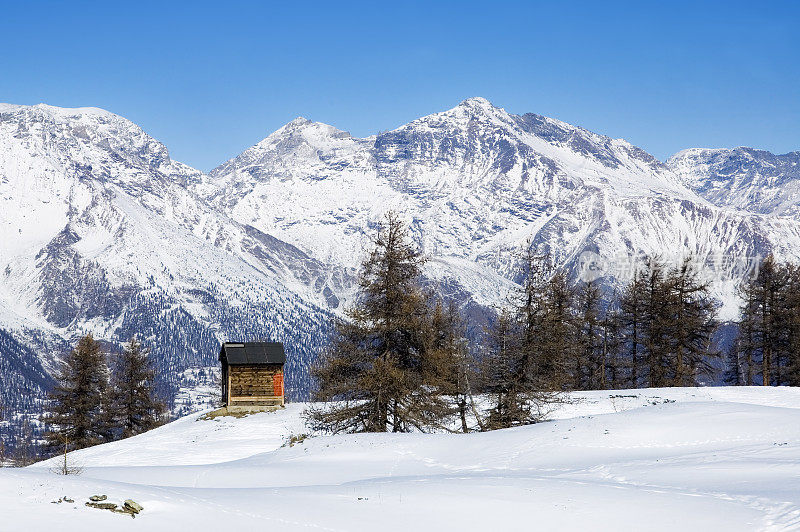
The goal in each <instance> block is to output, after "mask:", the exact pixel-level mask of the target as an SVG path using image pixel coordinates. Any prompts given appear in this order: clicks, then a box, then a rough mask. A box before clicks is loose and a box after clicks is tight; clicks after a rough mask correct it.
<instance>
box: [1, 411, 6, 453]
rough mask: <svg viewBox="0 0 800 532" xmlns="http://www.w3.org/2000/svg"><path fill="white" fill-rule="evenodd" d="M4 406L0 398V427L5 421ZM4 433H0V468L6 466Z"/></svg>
mask: <svg viewBox="0 0 800 532" xmlns="http://www.w3.org/2000/svg"><path fill="white" fill-rule="evenodd" d="M5 414H6V410H5V405H4V404H3V399H2V397H0V427H2V426H3V422H4V421H5V419H6V418H5ZM5 435H6V431H5V430H3V431H0V467H5V465H6V440H5Z"/></svg>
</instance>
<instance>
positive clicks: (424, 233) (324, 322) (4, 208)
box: [0, 98, 800, 406]
mask: <svg viewBox="0 0 800 532" xmlns="http://www.w3.org/2000/svg"><path fill="white" fill-rule="evenodd" d="M737 150H739V151H736V150H729V151H724V150H723V151H708V150H706V151H702V150H700V151H697V150H695V151H691V150H690V151H687V152H681V153H680V154H677V155H676V156H675V157H673V158H671V159H670V160H669V161H667V162H666V163H662V162H660V161H658V160H657V159H655V158H654V157H652V156H651V155H650V154H648V153H647V152H645V151H644V150H642V149H640V148H638V147H636V146H633V145H632V144H630V143H628V142H627V141H624V140H622V139H611V138H609V137H606V136H603V135H599V134H596V133H593V132H590V131H588V130H586V129H583V128H580V127H576V126H572V125H569V124H567V123H565V122H561V121H559V120H555V119H551V118H547V117H543V116H540V115H535V114H525V115H515V114H511V113H508V112H507V111H505V110H503V109H501V108H498V107H495V106H493V105H492V104H491V103H490V102H488V101H487V100H485V99H483V98H471V99H468V100H465V101H464V102H462V103H461V104H459V105H458V106H456V107H454V108H453V109H450V110H448V111H444V112H441V113H435V114H432V115H429V116H426V117H422V118H419V119H417V120H414V121H412V122H410V123H408V124H406V125H404V126H401V127H399V128H397V129H395V130H392V131H387V132H383V133H380V134H378V135H374V136H371V137H367V138H355V137H353V136H351V135H350V134H349V133H347V132H345V131H342V130H339V129H337V128H335V127H333V126H329V125H325V124H320V123H317V122H312V121H310V120H307V119H304V118H298V119H295V120H293V121H292V122H290V123H288V124H286V125H285V126H283V127H282V128H280V129H279V130H277V131H276V132H274V133H272V134H271V135H269V136H267V137H266V138H265V139H264V140H262V141H260V142H259V143H257V144H256V145H254V146H253V147H251V148H249V149H247V150H245V151H244V152H243V153H242V154H240V155H239V156H237V157H235V158H233V159H231V160H230V161H227V162H225V163H223V164H222V165H220V166H219V167H217V168H216V169H214V170H213V171H211V172H210V173H208V174H203V173H202V172H199V171H198V170H195V169H193V168H191V167H189V166H187V165H184V164H182V163H179V162H177V161H174V160H172V159H171V157H170V155H169V152H168V150H167V148H166V147H165V146H164V145H163V144H161V143H160V142H158V141H157V140H155V139H153V138H152V137H150V136H149V135H147V134H146V133H145V132H144V131H143V130H142V129H141V128H140V127H138V126H137V125H135V124H133V123H132V122H130V121H128V120H126V119H125V118H123V117H120V116H118V115H115V114H113V113H110V112H107V111H103V110H100V109H95V108H78V109H60V108H57V107H52V106H48V105H43V104H40V105H35V106H18V105H9V104H2V105H0V332H3V331H5V332H6V334H8V336H7V337H1V338H0V340H2V341H7V342H8V345H9V347H7V348H5V349H7V351H4V353H3V357H0V358H2V360H0V364H2V366H1V367H0V370H4V371H3V372H5V373H6V374H12V373H13V374H14V375H15V380H14V382H15V384H14V385H13V387H11V388H10V389H12V392H9V393H7V394H6V395H7V397H6V398H5V399H6V400H7V401H11V402H13V401H19V399H14V398H13V397H12V396H18V395H20V392H19V390H21V388H20V387H21V386H24V384H23V383H24V379H22V380H20V379H21V377H20V375H29V376H30V379H34V380H35V381H36V382H37V383H39V384H37V386H39V388H37V390H39V391H41V390H43V389H44V388H46V382H44V380H43V377H42V375H46V374H47V373H49V372H52V371H53V369H54V368H55V366H56V363H57V358H58V356H59V355H60V354H61V353H63V352H64V350H65V349H66V348H67V346H68V344H69V343H70V342H71V341H72V340H74V338H75V337H76V336H77V335H78V334H83V333H86V332H93V333H94V334H95V335H96V336H98V337H99V338H102V339H103V340H107V341H109V342H112V343H118V342H120V341H122V340H124V339H125V338H126V337H127V336H129V335H130V334H134V333H136V334H139V335H142V336H143V337H144V339H145V340H146V341H147V342H150V343H151V344H153V346H154V354H155V357H156V359H157V361H158V365H159V369H160V374H161V375H163V376H164V378H165V379H166V382H165V383H164V384H165V386H167V385H168V386H171V387H172V390H173V391H174V390H175V389H177V388H181V389H182V390H183V391H182V393H183V394H184V395H186V396H191V395H192V394H191V392H190V391H187V390H185V386H184V385H185V384H186V383H184V382H182V381H181V379H182V378H183V377H181V376H182V375H192V374H193V368H194V369H196V368H202V367H207V366H213V365H214V364H215V355H216V349H218V343H219V342H220V341H222V340H228V339H233V338H235V339H255V338H265V337H266V338H274V339H278V340H284V341H286V343H287V345H288V346H289V349H290V361H291V362H290V368H289V373H290V376H291V378H290V379H289V382H293V383H294V384H295V386H296V389H295V390H290V391H292V393H296V394H297V396H298V397H302V396H303V394H305V393H306V392H307V390H308V386H309V380H308V375H307V370H308V365H309V364H310V362H311V360H312V359H313V357H314V356H315V354H316V353H317V351H318V350H319V348H320V347H321V346H322V345H324V343H325V338H326V336H327V334H328V331H329V330H330V323H331V317H332V316H333V315H334V314H338V313H340V312H341V311H342V309H344V308H346V306H347V305H349V304H350V303H351V302H352V300H353V294H354V289H355V278H356V273H357V268H358V265H359V263H360V261H361V259H362V257H363V254H364V250H365V247H366V246H367V245H368V243H369V239H370V238H371V236H372V235H373V234H374V232H375V229H376V226H377V223H378V222H379V221H380V219H381V218H382V216H383V215H384V213H385V212H386V211H387V210H389V209H393V210H396V211H398V212H399V213H400V214H401V216H403V217H404V218H405V219H406V220H407V222H408V223H409V227H410V230H411V234H412V237H413V238H414V239H415V241H416V242H417V243H418V244H419V245H420V247H421V248H422V250H423V251H424V253H425V254H426V256H427V257H428V258H429V261H428V263H427V265H426V268H425V274H426V277H427V279H428V281H429V282H431V283H433V284H436V285H437V287H438V289H439V290H440V292H442V293H443V294H444V295H445V296H446V297H448V298H450V299H452V300H455V301H457V302H458V303H459V304H460V305H461V308H462V311H463V312H464V313H465V315H466V316H467V318H468V320H469V321H470V322H471V323H472V324H473V325H474V326H475V328H479V327H480V325H482V324H484V323H485V322H486V321H487V320H488V319H490V316H491V314H492V312H493V310H492V309H493V307H496V306H497V305H502V304H504V303H505V302H506V298H507V296H508V294H509V292H510V291H511V290H512V289H513V287H514V282H515V281H516V280H517V276H518V273H517V272H518V262H517V261H518V258H517V257H518V255H517V254H518V251H519V250H520V249H521V248H522V247H523V246H526V245H528V242H530V245H532V246H534V247H535V248H536V249H537V250H539V251H546V252H549V253H551V255H552V256H553V257H554V258H555V259H556V261H557V262H558V263H559V264H561V265H562V266H564V267H566V268H568V269H569V270H570V271H571V272H573V274H575V275H576V276H578V275H580V273H581V271H582V268H584V267H585V265H586V261H587V257H589V258H590V259H591V260H592V261H595V262H597V263H598V266H599V271H600V273H601V274H602V275H603V276H604V277H605V280H606V281H605V282H606V283H607V284H608V285H609V286H616V285H618V284H619V283H620V282H622V281H624V280H625V279H626V276H628V275H630V273H631V261H632V257H633V258H635V257H641V256H644V255H648V256H654V255H661V256H664V257H666V258H668V259H671V258H674V259H675V260H678V259H677V257H680V256H683V255H689V254H690V255H692V256H694V257H695V258H696V259H697V260H698V261H700V262H702V263H703V264H704V265H705V266H706V267H705V268H704V270H705V271H707V272H709V275H710V277H711V280H712V281H713V283H714V284H713V287H714V294H715V295H716V296H717V297H718V298H719V300H720V301H721V302H722V304H723V308H722V317H723V318H732V317H734V316H735V314H736V308H737V305H738V302H737V299H736V292H735V291H736V286H737V284H738V282H739V280H740V279H741V278H742V276H743V275H745V274H746V271H747V268H748V263H747V261H746V260H745V261H743V260H738V259H748V258H751V257H755V256H758V255H761V254H765V253H766V252H770V251H771V252H774V253H775V254H776V255H777V256H778V257H779V258H793V259H797V258H798V257H800V223H799V222H798V221H797V219H796V216H792V215H788V214H791V213H793V212H794V211H793V210H792V209H793V207H792V205H793V203H792V202H793V201H795V196H794V195H793V192H791V191H792V190H794V189H793V188H792V187H793V186H794V185H792V183H796V182H797V181H798V180H797V173H796V162H795V159H794V158H796V156H797V154H787V155H785V156H772V154H768V152H759V151H757V150H749V149H743V148H739V149H737ZM747 150H749V151H747ZM731 154H734V155H731ZM737 165H738V166H737ZM754 169H757V171H756V170H754ZM726 180H729V181H730V182H732V183H735V184H736V186H735V187H728V186H727V185H726V183H727V181H726ZM726 191H730V192H726ZM795 204H796V202H795ZM776 206H777V207H776ZM787 213H788V214H787ZM732 258H733V259H735V260H729V259H732ZM2 345H5V344H2ZM12 352H13V353H15V355H14V356H13V357H11V356H9V355H7V354H6V353H12ZM3 372H0V374H2V373H3ZM187 378H188V377H187ZM29 382H33V381H30V380H29ZM39 391H37V392H35V393H34V395H36V394H38V393H40V392H39ZM184 392H185V393H184ZM184 406H185V405H184Z"/></svg>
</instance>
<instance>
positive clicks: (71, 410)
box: [44, 334, 111, 450]
mask: <svg viewBox="0 0 800 532" xmlns="http://www.w3.org/2000/svg"><path fill="white" fill-rule="evenodd" d="M57 380H58V385H57V386H56V387H55V388H54V390H53V392H52V393H51V394H50V410H49V412H48V413H47V414H46V415H45V416H44V422H45V423H46V424H47V425H48V426H49V427H50V431H49V432H48V433H47V434H45V438H46V440H47V447H48V449H50V450H59V449H61V448H62V443H61V442H62V441H63V440H64V438H65V437H67V438H68V439H69V441H70V442H72V443H71V445H72V446H73V449H81V448H83V447H89V446H91V445H95V444H98V443H101V442H104V441H108V440H109V439H110V438H111V430H110V427H109V425H108V417H107V416H108V410H107V405H106V403H105V401H106V397H107V396H106V393H107V388H108V369H107V367H106V363H105V355H104V354H103V352H102V350H101V347H100V344H99V343H98V342H96V341H95V340H94V338H92V335H91V334H89V335H87V336H84V337H83V338H81V339H80V340H79V341H78V344H77V346H76V347H75V349H73V350H72V351H71V352H70V353H69V355H68V356H67V358H66V360H65V361H64V363H63V364H62V367H61V370H60V372H59V374H58V377H57Z"/></svg>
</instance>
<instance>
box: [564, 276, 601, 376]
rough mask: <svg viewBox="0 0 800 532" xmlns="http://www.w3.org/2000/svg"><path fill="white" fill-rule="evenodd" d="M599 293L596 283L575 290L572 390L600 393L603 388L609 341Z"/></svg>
mask: <svg viewBox="0 0 800 532" xmlns="http://www.w3.org/2000/svg"><path fill="white" fill-rule="evenodd" d="M600 297H601V291H600V286H599V285H598V283H597V282H595V281H592V282H585V283H582V284H581V285H579V287H578V290H577V296H576V298H577V312H578V315H577V316H576V322H577V324H576V333H577V337H576V343H577V345H576V346H575V349H574V351H575V352H576V354H577V356H576V358H575V359H574V360H575V363H574V365H573V368H572V372H573V388H574V389H577V390H601V389H604V388H605V387H606V379H607V375H606V369H607V362H608V360H607V355H608V352H607V347H608V342H607V341H608V338H607V336H606V335H605V334H604V333H605V327H604V325H603V318H602V316H601V312H602V310H601V308H600Z"/></svg>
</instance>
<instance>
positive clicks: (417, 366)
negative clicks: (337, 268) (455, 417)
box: [307, 213, 451, 432]
mask: <svg viewBox="0 0 800 532" xmlns="http://www.w3.org/2000/svg"><path fill="white" fill-rule="evenodd" d="M423 262H424V260H423V258H422V256H421V254H420V252H419V251H418V250H417V249H416V247H415V246H413V245H412V244H411V243H410V242H409V241H408V232H407V229H406V227H405V225H404V224H403V223H402V222H401V221H400V220H399V218H398V217H397V215H396V214H394V213H389V214H387V216H386V218H385V220H384V223H382V224H381V227H380V229H379V231H378V235H377V237H376V239H375V242H374V249H373V250H372V252H371V253H370V255H369V257H368V258H367V259H366V260H365V261H364V263H363V264H362V269H361V274H360V277H359V286H360V289H361V294H360V298H359V300H358V302H357V304H356V305H355V306H354V307H353V308H351V309H350V310H349V311H348V313H347V318H348V319H346V320H339V321H337V323H336V334H335V337H334V339H333V340H332V342H331V344H330V346H329V348H328V349H327V351H326V352H324V353H323V354H322V356H321V357H320V358H319V360H318V363H317V364H316V366H315V368H314V369H313V374H314V376H315V377H316V380H317V383H318V389H317V391H316V394H315V399H316V400H317V401H325V402H328V404H325V405H316V406H315V407H312V408H310V409H309V410H308V411H307V417H308V421H309V423H310V425H311V426H312V427H314V428H316V429H318V430H326V431H329V432H364V431H368V432H385V431H389V430H391V431H395V432H399V431H408V430H410V429H412V428H416V429H420V430H424V429H427V428H429V427H431V426H441V425H442V422H443V418H444V417H446V416H447V415H448V414H449V413H450V412H451V407H450V405H449V404H448V402H447V400H446V398H445V397H443V396H442V393H441V386H442V382H443V380H444V379H445V378H446V377H445V376H444V375H442V374H441V364H439V363H438V362H437V361H435V360H434V359H433V357H432V353H431V352H430V351H429V350H428V347H429V345H428V344H427V341H426V340H427V332H428V331H429V330H430V325H429V320H430V311H429V308H428V300H429V297H428V296H427V295H426V294H425V293H424V292H423V291H422V289H421V287H420V282H421V271H420V268H421V265H422V264H423ZM331 401H336V402H335V403H330V402H331Z"/></svg>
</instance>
